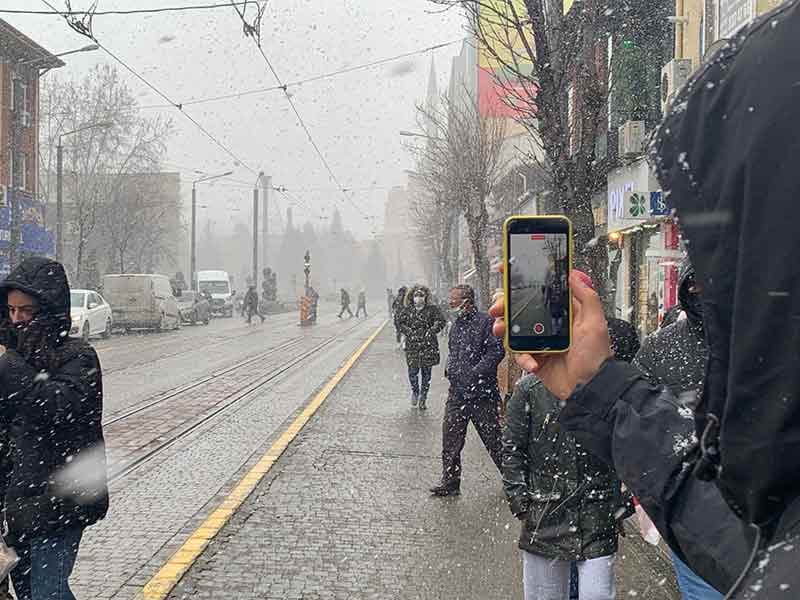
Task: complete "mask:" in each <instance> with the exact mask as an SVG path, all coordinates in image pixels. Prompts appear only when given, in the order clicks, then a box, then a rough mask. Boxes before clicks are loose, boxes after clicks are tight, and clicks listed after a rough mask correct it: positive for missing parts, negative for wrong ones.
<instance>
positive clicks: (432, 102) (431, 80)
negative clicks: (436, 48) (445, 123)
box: [423, 56, 439, 137]
mask: <svg viewBox="0 0 800 600" xmlns="http://www.w3.org/2000/svg"><path fill="white" fill-rule="evenodd" d="M438 106H439V86H438V84H437V83H436V63H435V62H434V59H433V56H431V71H430V74H429V75H428V92H427V94H426V95H425V111H426V112H427V113H428V114H435V113H436V109H437V107H438ZM423 128H424V129H425V134H426V135H429V136H431V137H437V135H436V127H435V125H434V124H433V123H431V120H430V119H428V118H427V117H426V118H425V122H424V123H423Z"/></svg>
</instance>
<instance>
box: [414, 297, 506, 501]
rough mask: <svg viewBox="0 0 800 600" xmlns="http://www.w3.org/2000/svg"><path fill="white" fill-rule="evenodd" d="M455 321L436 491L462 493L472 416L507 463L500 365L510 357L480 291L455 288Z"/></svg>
mask: <svg viewBox="0 0 800 600" xmlns="http://www.w3.org/2000/svg"><path fill="white" fill-rule="evenodd" d="M450 311H451V315H452V317H453V325H452V328H451V330H450V338H449V339H448V342H447V344H448V354H447V367H446V368H445V377H447V379H448V380H449V382H450V390H449V392H448V395H447V403H446V404H445V414H444V419H443V423H442V479H441V483H439V484H438V485H436V486H434V487H432V488H431V489H430V491H431V493H432V494H433V495H434V496H455V495H458V494H459V493H460V492H461V451H462V450H463V449H464V441H465V440H466V436H467V427H468V426H469V423H470V421H472V424H473V425H474V427H475V429H476V430H477V431H478V435H479V436H480V438H481V441H482V442H483V445H484V446H485V447H486V449H487V450H488V451H489V455H490V456H491V457H492V460H493V461H494V464H495V465H497V468H498V470H499V469H500V468H501V448H502V442H501V430H500V388H499V386H498V383H497V367H498V366H499V365H500V362H501V361H502V360H503V358H504V357H505V350H504V349H503V344H502V343H501V342H500V340H498V339H496V338H495V337H494V336H492V318H491V317H490V316H489V315H487V314H486V313H484V312H481V311H479V310H478V307H477V306H475V290H473V289H472V287H470V286H469V285H457V286H456V287H454V288H453V289H452V290H451V291H450Z"/></svg>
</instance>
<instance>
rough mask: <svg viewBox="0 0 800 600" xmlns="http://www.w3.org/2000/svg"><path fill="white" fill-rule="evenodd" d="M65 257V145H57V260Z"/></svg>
mask: <svg viewBox="0 0 800 600" xmlns="http://www.w3.org/2000/svg"><path fill="white" fill-rule="evenodd" d="M63 258H64V146H62V145H61V136H58V146H56V260H57V261H58V262H61V261H62V260H63Z"/></svg>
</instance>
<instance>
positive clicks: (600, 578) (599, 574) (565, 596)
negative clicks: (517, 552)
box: [522, 550, 616, 600]
mask: <svg viewBox="0 0 800 600" xmlns="http://www.w3.org/2000/svg"><path fill="white" fill-rule="evenodd" d="M522 583H523V587H524V589H525V600H569V561H567V560H558V559H553V558H545V557H544V556H538V555H536V554H531V553H530V552H525V551H524V550H523V551H522ZM578 583H579V587H578V589H579V594H578V597H579V598H580V600H614V598H615V597H616V590H615V586H614V555H613V554H612V555H611V556H601V557H600V558H593V559H591V560H585V561H579V562H578Z"/></svg>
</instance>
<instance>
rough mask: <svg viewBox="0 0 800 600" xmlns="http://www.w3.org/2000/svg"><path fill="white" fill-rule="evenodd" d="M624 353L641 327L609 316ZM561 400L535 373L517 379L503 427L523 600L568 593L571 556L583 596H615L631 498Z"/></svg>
mask: <svg viewBox="0 0 800 600" xmlns="http://www.w3.org/2000/svg"><path fill="white" fill-rule="evenodd" d="M609 334H610V335H611V336H612V339H614V340H615V342H616V343H615V347H617V348H619V349H620V355H619V357H620V359H626V360H627V361H628V362H629V361H630V360H632V359H633V356H634V354H635V350H633V351H630V350H631V349H634V348H637V347H638V345H639V339H638V337H637V335H636V330H635V329H634V328H633V327H632V326H631V325H630V324H629V323H626V322H625V321H621V320H618V319H616V320H614V321H611V322H609ZM560 412H561V402H560V401H559V400H558V398H556V397H555V396H554V395H553V394H551V393H550V392H549V391H548V390H547V388H545V387H544V385H543V384H542V382H541V381H540V380H539V379H538V378H537V377H536V376H535V375H528V376H526V377H524V378H523V379H522V380H520V382H519V383H518V384H517V385H516V387H515V389H514V393H513V395H512V397H511V400H510V401H509V403H508V407H507V420H506V427H505V429H504V431H503V487H504V488H505V491H506V496H507V498H508V501H509V505H510V508H511V512H512V513H513V514H514V516H515V517H517V518H518V519H519V520H520V521H521V523H522V532H521V535H520V541H519V546H520V549H521V552H522V563H523V588H524V593H525V600H566V599H567V598H569V596H570V583H571V582H570V575H571V567H572V563H574V564H576V565H577V572H578V598H579V600H614V598H615V597H616V596H615V586H614V568H613V566H614V557H615V554H616V552H617V544H618V535H619V529H620V521H621V519H623V518H625V517H627V516H630V515H632V514H633V512H634V509H633V504H632V503H631V500H630V498H626V497H625V496H624V495H623V493H622V485H621V482H620V480H619V479H618V478H617V475H616V473H614V470H613V468H612V467H611V466H609V465H608V464H606V463H603V462H602V461H600V460H599V459H597V458H595V457H593V456H592V455H591V454H589V453H588V452H587V451H586V449H585V448H583V447H582V446H581V444H580V443H579V442H577V441H576V439H575V438H574V437H573V436H571V435H569V434H568V433H565V432H564V431H563V430H562V429H561V427H560V425H559V423H558V419H559V413H560Z"/></svg>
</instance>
